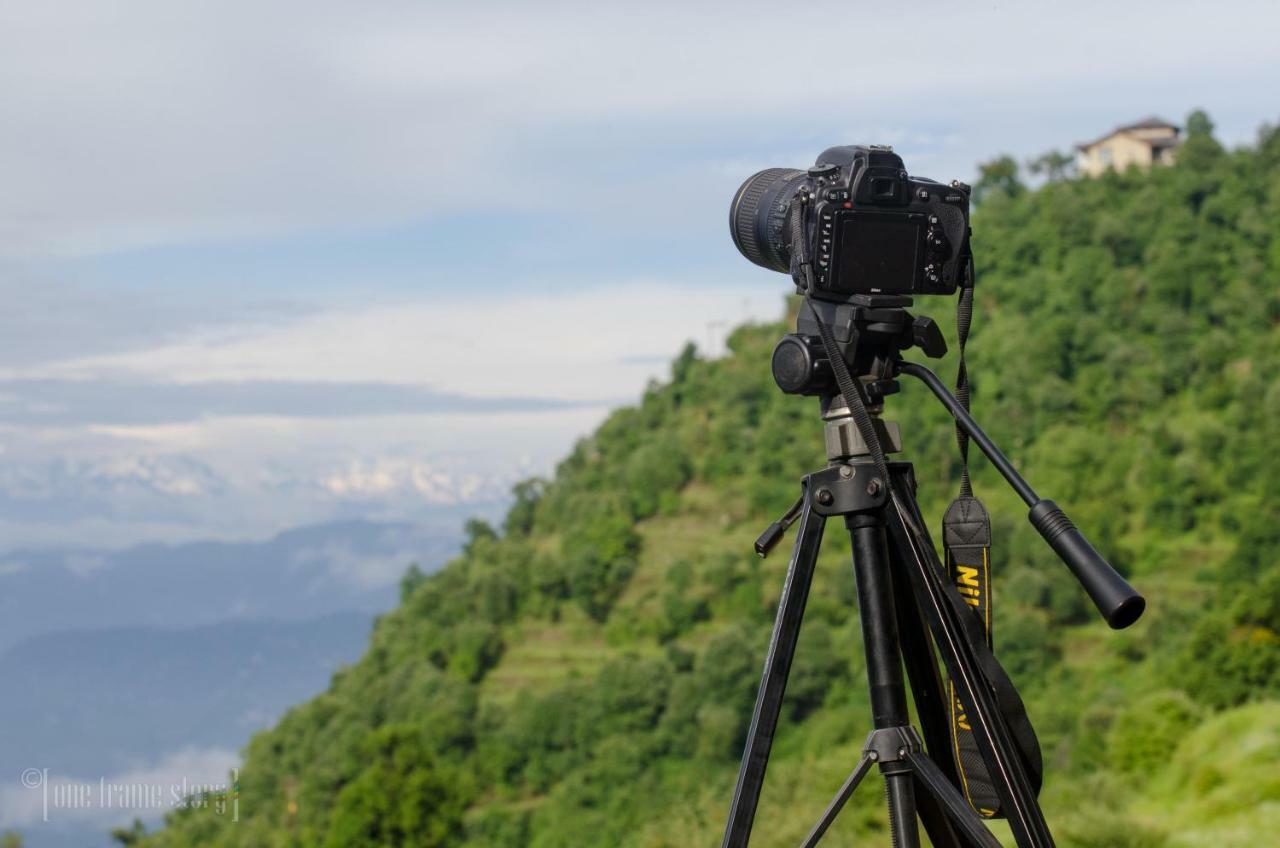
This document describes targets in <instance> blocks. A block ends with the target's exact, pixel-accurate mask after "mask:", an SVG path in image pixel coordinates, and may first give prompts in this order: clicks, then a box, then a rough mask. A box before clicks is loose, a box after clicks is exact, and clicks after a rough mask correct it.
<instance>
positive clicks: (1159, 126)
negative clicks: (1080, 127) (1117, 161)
mask: <svg viewBox="0 0 1280 848" xmlns="http://www.w3.org/2000/svg"><path fill="white" fill-rule="evenodd" d="M1131 130H1173V131H1174V133H1175V134H1177V133H1180V132H1182V127H1180V126H1178V125H1177V124H1171V123H1169V122H1168V121H1166V120H1165V119H1164V118H1159V117H1156V116H1155V115H1151V116H1150V117H1147V118H1143V119H1142V120H1141V121H1134V122H1133V123H1132V124H1124V125H1123V126H1119V127H1116V128H1115V129H1113V130H1112V131H1111V132H1109V133H1106V134H1105V135H1102V136H1099V137H1098V138H1095V139H1094V140H1093V141H1084V142H1081V143H1080V144H1077V145H1076V149H1077V150H1087V149H1088V148H1090V147H1093V146H1094V145H1095V144H1098V143H1100V142H1103V141H1106V140H1107V139H1109V138H1111V137H1112V136H1113V135H1119V134H1120V133H1124V132H1130V131H1131ZM1174 143H1176V142H1172V141H1166V140H1164V139H1152V140H1151V146H1152V147H1172V146H1173V144H1174Z"/></svg>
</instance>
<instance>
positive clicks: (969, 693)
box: [885, 469, 1054, 848]
mask: <svg viewBox="0 0 1280 848" xmlns="http://www.w3.org/2000/svg"><path fill="white" fill-rule="evenodd" d="M908 484H909V481H908V480H907V479H906V478H905V476H904V473H903V472H902V470H901V469H895V471H894V472H893V476H892V482H891V486H890V502H889V505H888V506H887V507H886V509H885V515H886V516H887V521H888V525H889V531H890V533H891V534H892V536H893V541H894V544H895V545H896V547H897V549H898V552H899V553H900V555H901V556H902V557H903V560H902V562H903V565H905V566H906V571H907V575H908V577H909V578H910V581H911V584H912V588H913V589H914V590H915V594H916V598H917V600H918V603H919V604H920V606H921V608H922V609H923V611H924V613H925V615H926V617H927V618H928V620H929V624H930V628H931V629H932V630H933V635H934V640H935V642H936V643H937V645H938V650H939V652H940V653H941V654H942V657H943V660H944V661H945V662H946V665H947V670H948V671H949V672H950V674H951V679H952V680H953V681H954V682H955V684H956V689H957V692H958V693H959V696H960V698H961V700H962V702H963V703H964V704H965V706H966V707H968V709H969V711H970V723H971V724H972V726H973V727H974V728H975V730H976V734H975V738H976V741H977V743H978V748H979V751H980V752H981V754H982V758H983V760H985V761H986V763H987V765H988V767H989V768H990V770H991V776H992V779H993V781H994V783H995V785H996V791H997V792H998V793H999V795H1000V799H1001V801H1002V803H1003V809H1004V810H1005V815H1006V816H1007V818H1008V820H1009V827H1010V829H1011V830H1012V831H1013V835H1014V839H1015V840H1016V841H1017V843H1018V845H1019V846H1021V848H1053V844H1054V843H1053V837H1052V835H1051V834H1050V833H1049V826H1048V825H1047V824H1046V823H1045V820H1044V813H1043V812H1042V811H1041V809H1040V805H1039V803H1038V802H1037V800H1036V793H1035V790H1034V788H1033V786H1032V784H1031V781H1030V780H1029V779H1028V777H1027V772H1026V768H1025V767H1024V766H1023V763H1022V760H1021V757H1020V756H1019V754H1018V752H1017V749H1016V745H1015V743H1014V740H1013V736H1012V734H1011V732H1010V730H1009V727H1008V725H1007V723H1006V722H1005V720H1004V716H1003V715H1002V714H1001V713H1000V710H999V707H998V706H997V704H996V701H995V696H994V694H993V693H992V691H991V688H990V684H989V683H988V682H987V679H986V677H985V675H984V674H983V672H982V669H981V667H980V664H979V662H978V660H977V657H976V655H975V654H974V649H973V646H972V644H970V642H969V641H968V638H967V637H966V636H965V633H964V622H963V621H962V619H961V618H960V616H961V614H962V612H963V611H962V610H960V609H958V608H957V607H958V602H957V604H953V603H952V601H951V600H950V599H949V598H948V596H947V591H948V588H949V587H948V586H947V584H946V580H945V578H944V577H943V569H942V565H941V563H940V562H939V561H938V555H937V553H936V552H935V551H934V548H933V544H932V542H931V541H930V540H929V533H928V531H927V530H925V528H924V524H923V522H922V521H921V520H920V514H919V508H918V507H917V506H916V504H915V500H914V498H913V497H912V496H911V494H910V488H909V485H908ZM952 591H953V592H954V590H952Z"/></svg>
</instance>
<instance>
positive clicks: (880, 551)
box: [722, 296, 1145, 848]
mask: <svg viewBox="0 0 1280 848" xmlns="http://www.w3.org/2000/svg"><path fill="white" fill-rule="evenodd" d="M904 305H910V300H909V299H907V298H896V297H884V296H879V297H876V296H863V297H859V298H855V299H854V302H853V303H852V304H841V305H838V306H837V305H835V304H826V303H820V302H814V301H810V302H808V303H806V304H805V308H804V309H802V312H801V315H800V318H799V321H798V330H799V331H800V332H799V334H797V335H792V336H788V337H786V338H784V339H783V341H782V342H781V343H780V344H779V346H778V349H777V350H775V353H774V376H775V379H776V380H777V382H778V383H779V386H780V387H781V388H783V390H784V391H789V392H793V393H804V394H817V395H819V397H820V399H821V402H822V410H823V418H824V420H825V422H826V447H827V458H828V460H829V463H830V464H829V465H828V466H827V467H826V468H824V469H822V470H820V471H817V472H814V473H812V474H809V475H808V476H806V477H805V478H804V479H803V480H802V481H801V496H800V499H799V500H798V501H797V502H796V505H795V506H793V507H792V509H791V510H790V511H788V513H787V515H786V516H784V517H783V519H781V520H780V521H777V522H774V523H773V524H772V525H770V527H769V529H768V530H766V531H765V533H764V534H763V535H762V536H761V537H760V539H759V540H758V541H757V543H756V550H757V552H758V553H760V554H761V556H764V555H765V554H767V553H768V551H769V549H770V548H772V547H773V546H774V545H776V544H777V542H778V541H779V540H780V539H781V538H782V535H783V533H785V531H786V530H787V528H788V527H789V526H790V525H791V524H792V523H795V524H796V525H797V533H796V540H795V546H794V549H793V552H792V555H791V560H790V564H789V566H788V568H787V575H786V579H785V582H784V584H783V588H782V594H781V598H780V600H779V604H778V613H777V617H776V619H775V622H774V626H773V633H772V637H771V639H770V643H769V649H768V654H767V656H766V658H765V664H764V673H763V675H762V677H761V682H760V688H759V690H758V692H757V696H756V703H755V708H754V711H753V713H752V717H751V724H750V729H749V731H748V737H747V743H746V748H745V750H744V751H743V756H742V763H741V766H740V768H739V772H738V781H737V786H736V788H735V790H734V795H733V803H732V807H731V809H730V813H729V820H728V824H727V826H726V828H725V835H724V840H723V842H722V848H745V846H746V845H747V843H748V840H749V838H750V835H751V828H752V824H753V821H754V817H755V811H756V806H757V802H758V801H759V797H760V791H761V789H762V787H763V783H764V775H765V769H766V767H767V765H768V760H769V752H770V748H771V746H772V742H773V736H774V731H775V729H776V727H777V720H778V715H779V712H780V710H781V706H782V700H783V695H784V692H785V689H786V684H787V676H788V673H789V671H790V667H791V660H792V657H793V655H794V652H795V646H796V640H797V638H798V636H799V632H800V625H801V620H802V618H803V615H804V608H805V602H806V600H807V597H808V593H809V585H810V581H811V579H812V576H813V571H814V567H815V564H816V562H817V557H818V550H819V547H820V545H821V542H822V535H823V529H824V526H825V523H826V520H827V519H828V518H834V517H841V518H843V519H844V523H845V526H846V528H847V529H848V531H849V534H850V538H851V542H852V550H853V569H854V575H855V578H856V581H857V596H858V610H859V613H860V616H861V622H862V637H863V648H864V651H865V653H866V666H867V682H868V684H869V686H870V696H871V697H870V700H871V712H872V721H873V727H874V729H873V730H872V732H871V734H870V735H869V736H868V737H867V741H866V744H865V746H864V749H863V753H862V758H861V760H860V761H859V762H858V764H857V766H856V767H855V768H854V770H853V772H852V773H851V774H850V775H849V777H848V779H847V780H846V781H845V782H844V784H843V785H842V786H841V787H840V788H839V790H838V791H837V793H836V795H835V797H834V798H833V799H832V800H831V802H830V804H829V805H828V806H827V808H826V810H825V811H824V812H823V814H822V815H821V817H820V818H819V819H818V821H817V823H816V824H815V825H814V826H813V828H812V830H811V831H810V832H809V835H808V836H807V837H806V838H805V840H804V842H803V843H802V846H805V848H808V847H809V846H813V845H816V844H817V843H818V842H819V840H820V839H821V838H822V836H823V835H824V834H825V833H826V831H827V829H828V828H829V827H830V826H831V824H832V822H834V820H835V818H836V816H837V815H838V814H839V812H840V810H841V809H842V807H843V806H844V804H845V803H846V802H847V801H848V799H849V798H850V796H852V794H853V792H854V790H855V789H856V788H857V786H858V784H859V783H860V782H861V781H862V779H863V778H864V777H865V776H866V775H867V773H868V772H869V771H870V770H871V768H872V767H873V766H877V765H878V766H879V769H880V772H881V774H882V775H883V777H884V779H885V785H886V795H887V803H888V814H889V826H890V829H891V833H892V837H893V844H894V846H895V848H919V846H920V834H919V826H918V823H922V824H923V825H924V828H925V831H926V833H927V834H928V837H929V839H930V841H931V842H932V844H933V845H934V846H935V848H1000V843H999V841H998V840H997V839H996V838H995V836H994V835H992V833H991V831H990V830H988V829H987V827H986V825H985V824H984V822H983V820H982V818H981V817H980V816H979V815H978V814H977V813H976V812H974V810H973V809H972V807H971V806H970V805H969V802H968V801H967V800H966V798H965V797H964V795H962V794H961V791H960V789H959V788H958V786H959V785H960V769H959V764H958V763H957V761H956V755H955V753H954V751H953V748H952V745H951V739H950V729H949V722H948V716H947V709H948V707H949V704H950V701H949V698H950V697H952V696H951V695H950V694H949V693H948V691H947V689H945V688H944V685H943V680H942V677H941V674H940V670H939V667H938V662H937V656H941V658H942V661H943V664H944V665H945V666H946V669H947V672H948V675H949V679H950V682H951V685H952V686H953V687H954V697H955V698H957V699H958V700H959V701H960V703H962V704H964V706H965V708H966V716H967V723H968V725H969V726H970V727H972V729H973V731H974V737H975V740H976V742H977V748H978V751H979V753H980V754H981V756H982V760H983V761H984V763H985V764H986V766H987V770H988V772H989V774H990V778H991V782H992V784H993V788H994V790H995V792H996V794H997V795H998V796H999V798H1000V800H1001V809H1002V811H1003V812H1004V814H1005V816H1006V817H1007V818H1008V821H1009V825H1010V829H1011V830H1012V832H1013V835H1014V838H1015V840H1016V841H1017V844H1018V845H1019V846H1020V848H1052V846H1053V844H1054V843H1053V837H1052V836H1051V835H1050V832H1049V828H1048V825H1047V824H1046V822H1045V819H1044V814H1043V812H1042V811H1041V809H1040V806H1039V803H1038V802H1037V800H1036V794H1037V787H1036V786H1035V785H1034V784H1033V782H1032V781H1031V779H1030V778H1029V776H1028V773H1027V767H1026V763H1025V762H1024V759H1023V757H1022V755H1021V754H1020V753H1019V751H1018V748H1017V743H1016V741H1015V739H1014V735H1013V732H1012V731H1011V729H1010V726H1009V723H1008V721H1007V719H1006V715H1005V714H1004V712H1002V705H1001V703H1000V702H999V699H998V695H997V693H996V691H995V690H994V689H993V685H992V682H991V674H989V673H988V671H989V670H991V668H992V664H993V663H994V658H993V657H992V656H991V655H990V652H989V651H986V653H985V655H984V653H983V650H984V648H985V645H983V644H981V643H982V638H981V635H980V632H979V631H978V630H977V629H976V628H977V627H979V625H978V621H977V618H976V616H974V615H973V613H972V612H971V611H970V610H969V608H968V607H967V606H966V604H965V603H964V601H963V600H962V599H961V597H960V595H959V594H958V592H957V591H956V589H955V587H954V586H953V585H952V584H951V583H950V581H949V580H948V579H947V577H946V575H945V573H944V570H943V567H942V564H941V563H940V562H939V560H938V556H937V554H936V552H935V550H934V547H933V543H932V541H931V540H930V538H929V534H928V532H927V531H926V530H925V524H924V521H923V520H922V518H921V515H920V511H919V507H918V505H917V503H916V497H915V478H914V471H913V468H912V466H911V464H910V463H906V462H889V463H884V462H883V460H881V461H876V460H875V458H874V457H873V453H874V451H873V450H872V446H871V445H869V444H868V443H867V437H866V436H865V434H866V433H867V430H868V427H867V425H868V424H869V425H870V429H871V430H872V431H873V432H874V433H875V436H874V438H875V439H876V441H877V442H878V444H879V445H880V446H882V447H883V450H884V453H893V452H898V451H900V450H901V436H900V434H899V432H898V428H897V427H896V426H895V425H893V424H888V423H886V422H884V421H883V420H882V419H881V418H880V412H881V411H882V409H883V406H882V404H883V399H884V398H885V397H886V396H888V395H890V394H893V393H895V392H897V391H898V388H899V386H898V383H897V377H898V376H899V375H902V374H906V375H909V376H913V377H916V378H919V379H920V380H922V381H923V382H924V383H925V384H926V385H927V386H928V387H929V388H930V389H931V390H932V391H933V393H934V394H935V395H936V396H937V397H938V399H939V400H941V401H942V403H943V404H944V406H946V407H947V409H948V411H949V412H950V413H951V414H952V416H953V417H954V418H955V419H956V422H957V425H958V427H959V428H960V429H961V430H962V431H963V432H965V433H966V434H967V435H968V436H969V438H970V439H972V440H973V443H974V444H976V445H978V447H979V448H980V449H981V450H982V452H983V453H984V454H985V455H986V456H987V457H988V459H990V460H991V462H992V464H994V465H995V466H996V468H997V469H998V470H999V471H1000V472H1001V474H1002V475H1003V476H1004V477H1005V479H1006V480H1007V481H1008V482H1009V483H1010V485H1011V486H1012V487H1013V488H1014V489H1015V490H1016V491H1017V492H1018V494H1019V495H1020V496H1022V498H1023V500H1025V501H1026V503H1027V505H1028V506H1029V507H1031V512H1030V516H1029V517H1030V520H1031V522H1032V524H1033V525H1034V526H1035V527H1036V529H1037V530H1039V531H1040V533H1041V535H1042V536H1044V538H1045V540H1046V541H1047V542H1048V543H1049V544H1050V546H1051V547H1052V548H1053V549H1054V551H1055V552H1057V553H1058V555H1059V556H1060V557H1061V558H1062V560H1063V561H1064V562H1065V563H1066V564H1067V566H1068V567H1069V568H1070V569H1071V570H1072V572H1073V573H1074V574H1075V576H1076V578H1077V579H1078V580H1079V581H1080V582H1081V584H1082V585H1083V586H1084V588H1085V590H1086V591H1087V592H1088V593H1089V595H1090V597H1091V598H1092V599H1093V601H1094V604H1095V605H1096V606H1097V607H1098V610H1099V612H1100V613H1101V614H1102V616H1103V618H1104V619H1106V621H1107V622H1108V623H1109V624H1110V625H1111V626H1112V627H1113V628H1117V629H1119V628H1122V627H1127V626H1128V625H1129V624H1132V623H1133V622H1134V621H1136V620H1137V619H1138V617H1139V616H1140V615H1141V614H1142V610H1143V608H1144V607H1145V601H1144V600H1143V598H1142V597H1141V596H1140V595H1139V594H1138V593H1137V592H1136V591H1134V589H1133V588H1132V587H1131V586H1130V585H1129V584H1128V583H1127V582H1126V581H1125V580H1124V578H1122V577H1121V576H1120V575H1119V574H1117V573H1116V572H1115V571H1114V570H1113V569H1112V568H1111V566H1110V565H1108V564H1107V562H1106V561H1105V560H1104V559H1103V558H1102V557H1101V556H1100V555H1099V554H1098V553H1097V551H1095V550H1094V549H1093V547H1092V546H1091V545H1090V544H1089V542H1088V541H1087V540H1086V539H1085V538H1084V536H1083V535H1082V534H1081V533H1080V532H1079V531H1078V530H1077V529H1076V528H1075V526H1074V525H1073V524H1072V523H1071V521H1070V519H1068V518H1067V517H1066V515H1065V514H1064V513H1063V512H1062V510H1060V509H1059V508H1058V507H1057V506H1056V505H1055V504H1054V503H1053V502H1052V501H1049V500H1042V499H1041V498H1040V497H1039V496H1038V495H1037V494H1036V493H1035V491H1034V490H1033V489H1032V488H1031V486H1030V485H1029V484H1028V483H1027V482H1026V481H1025V480H1024V479H1023V478H1022V477H1021V476H1020V475H1019V474H1018V472H1017V471H1016V470H1015V469H1014V468H1013V466H1012V465H1011V464H1010V463H1009V461H1008V460H1007V459H1006V458H1005V457H1004V455H1003V454H1002V453H1001V452H1000V450H999V448H997V447H996V445H995V444H994V443H993V442H992V441H991V440H990V438H988V437H987V435H986V434H985V433H984V432H983V431H982V430H981V428H980V427H978V425H977V424H976V423H975V422H974V420H973V419H972V418H971V417H970V416H969V414H968V412H967V410H966V409H965V408H964V405H963V404H961V402H960V401H958V400H957V399H956V398H955V397H954V396H953V395H952V394H951V393H950V392H949V391H948V390H947V388H946V387H945V386H944V385H943V383H942V381H941V380H939V379H938V377H937V376H936V375H935V374H934V373H933V372H932V371H930V370H929V369H927V368H925V367H923V366H921V365H917V364H915V363H909V362H905V361H903V360H902V358H901V351H902V350H904V349H906V348H908V347H911V346H919V347H921V348H922V349H923V350H924V352H925V353H926V354H927V355H930V356H941V355H942V353H943V352H945V344H944V343H943V341H942V337H941V334H940V333H939V332H938V331H937V328H936V326H934V325H933V323H932V321H930V320H929V319H927V318H913V317H912V316H911V315H909V314H908V313H907V312H906V311H905V310H904V309H903V308H902V307H903V306H904ZM816 310H822V312H824V313H825V315H821V316H819V317H821V318H822V320H823V322H824V323H825V325H826V327H833V328H834V333H833V335H834V337H835V339H836V341H837V344H840V343H843V347H842V349H841V350H840V351H839V355H841V356H842V357H843V359H844V361H845V363H846V364H847V365H848V366H849V367H850V370H851V371H852V372H853V373H854V374H856V375H857V376H858V378H859V382H860V387H861V388H860V391H862V392H864V393H865V398H859V401H860V403H857V402H856V403H854V404H852V405H851V404H849V403H847V402H846V401H845V398H844V397H843V395H841V394H839V393H835V392H834V391H833V390H832V387H831V386H830V381H829V379H828V378H827V375H828V374H829V373H830V365H831V363H830V362H829V361H827V362H825V363H824V361H823V354H822V352H820V351H819V348H818V342H817V340H816V338H815V336H816V333H814V332H813V330H814V329H815V328H817V327H822V324H819V323H817V321H816V319H815V315H814V312H815V311H816ZM826 327H823V329H826ZM806 331H808V333H806ZM823 347H824V348H825V347H827V346H826V345H823ZM858 406H862V407H863V409H864V410H866V412H867V413H869V414H870V416H871V420H870V421H869V422H868V421H866V420H865V419H864V420H863V421H862V422H858V421H856V420H855V419H856V407H858ZM885 472H887V479H885V477H886V474H885ZM935 648H936V653H935ZM904 667H905V669H906V677H905V679H904V675H903V669H904ZM996 671H998V669H996ZM998 673H1000V674H1003V672H998ZM908 680H909V682H910V686H911V694H912V696H913V698H914V701H915V705H916V711H917V714H918V716H919V718H920V724H921V728H922V731H923V735H922V734H921V733H919V732H917V731H916V729H915V728H913V727H912V726H911V724H910V719H909V712H908V702H907V685H906V684H907V681H908Z"/></svg>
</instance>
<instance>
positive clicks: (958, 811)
mask: <svg viewBox="0 0 1280 848" xmlns="http://www.w3.org/2000/svg"><path fill="white" fill-rule="evenodd" d="M907 762H909V763H910V764H911V768H912V769H914V771H915V773H916V776H917V777H918V778H919V779H920V783H921V784H923V785H924V787H925V788H926V789H928V790H929V793H930V794H931V795H933V797H934V798H936V799H937V800H938V803H939V804H941V805H942V809H943V811H944V812H945V813H946V814H947V816H948V817H949V818H950V819H951V821H952V823H953V824H954V825H955V826H956V827H957V828H958V829H959V830H960V832H961V833H963V834H964V836H965V837H966V838H967V839H968V840H969V844H971V845H974V846H977V848H1000V840H999V839H996V838H995V836H994V835H993V834H992V833H991V831H990V830H988V829H987V826H986V824H984V823H983V821H982V819H981V818H979V817H978V814H977V813H975V812H974V811H973V808H972V807H970V806H969V802H968V801H966V800H965V798H964V796H963V795H961V794H960V790H959V789H956V787H955V784H953V783H952V782H951V781H949V780H948V779H947V777H946V775H945V774H943V773H942V770H941V769H939V768H938V766H937V764H936V763H934V761H933V760H931V759H929V758H928V757H926V756H925V755H924V754H922V753H919V752H916V753H909V754H907Z"/></svg>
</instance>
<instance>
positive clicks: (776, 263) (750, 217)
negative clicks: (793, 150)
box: [729, 168, 805, 274]
mask: <svg viewBox="0 0 1280 848" xmlns="http://www.w3.org/2000/svg"><path fill="white" fill-rule="evenodd" d="M804 181H805V172H804V171H797V170H796V169H794V168H767V169H765V170H763V171H761V172H760V173H758V174H755V175H754V176H752V177H750V178H748V179H747V181H746V182H745V183H743V184H742V188H740V189H738V193H737V194H735V195H734V196H733V203H731V204H730V205H729V231H730V232H731V233H732V234H733V243H734V245H735V246H736V247H737V248H738V250H739V252H741V253H742V255H743V256H745V257H747V258H748V259H750V260H751V261H752V262H754V263H755V264H757V265H759V266H761V267H762V268H768V269H769V270H770V271H781V272H782V273H784V274H786V273H789V272H790V271H791V233H789V232H788V231H787V210H788V208H789V207H790V206H791V198H793V197H795V194H796V192H797V191H799V189H800V186H801V185H803V184H804Z"/></svg>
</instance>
